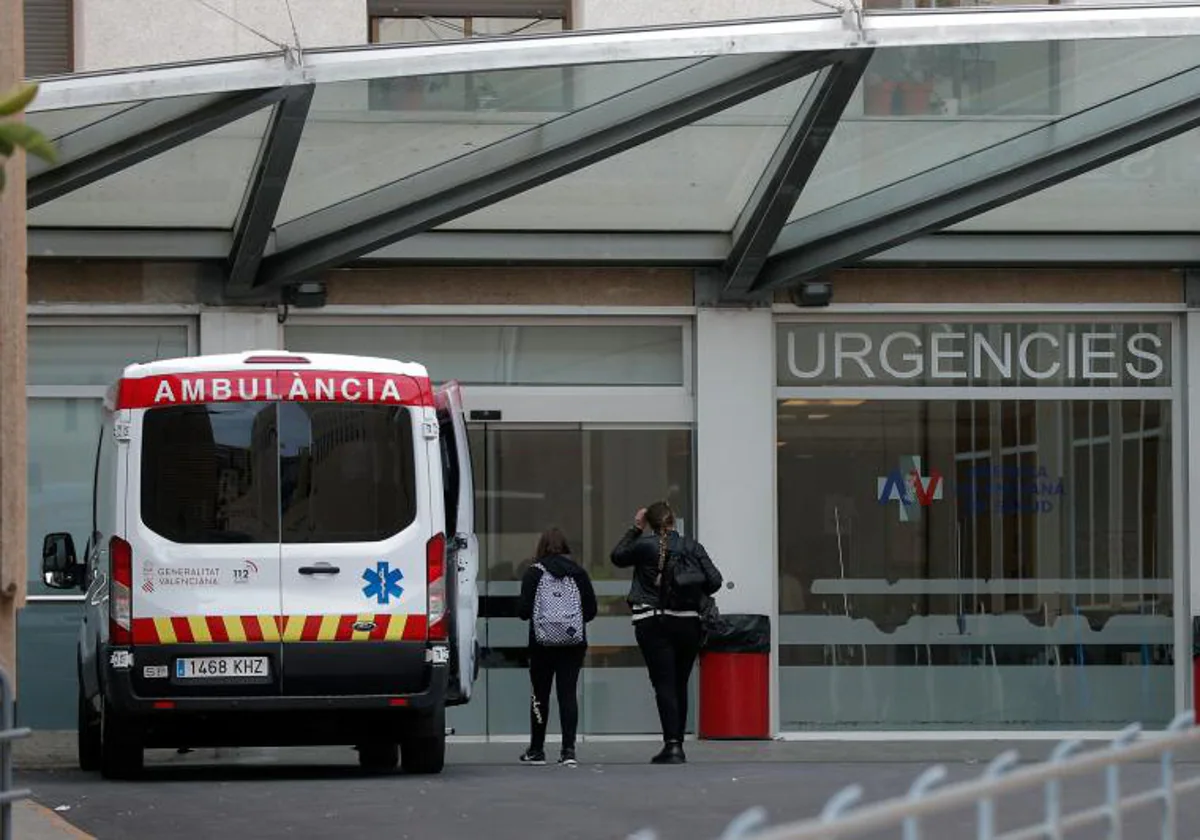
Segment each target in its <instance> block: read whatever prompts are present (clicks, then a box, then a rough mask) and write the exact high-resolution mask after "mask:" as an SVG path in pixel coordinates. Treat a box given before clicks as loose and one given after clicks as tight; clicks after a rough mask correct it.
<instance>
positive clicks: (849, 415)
mask: <svg viewBox="0 0 1200 840" xmlns="http://www.w3.org/2000/svg"><path fill="white" fill-rule="evenodd" d="M1170 334H1171V330H1170V324H1169V323H1166V322H1163V323H1156V324H1141V323H1136V324H1135V323H1106V324H1095V323H1086V324H1085V323H1069V324H1068V323H1061V324H1045V323H988V324H979V323H975V324H936V325H935V324H900V323H896V324H892V323H889V324H880V323H874V324H869V325H864V324H832V325H828V326H822V327H817V326H815V325H813V324H782V325H780V327H779V330H778V347H779V354H780V357H781V359H783V360H784V361H785V364H783V365H781V367H780V373H779V385H780V390H779V399H778V401H777V421H778V425H777V428H778V439H777V453H778V455H777V457H778V509H779V523H780V525H779V574H780V590H779V592H780V596H779V609H780V631H779V633H780V640H779V641H780V647H779V657H780V666H781V670H780V680H779V691H780V723H781V727H782V728H783V729H784V730H802V729H810V728H814V729H823V728H864V729H880V728H934V729H941V728H953V727H975V728H1004V727H1023V728H1049V729H1070V728H1096V727H1108V726H1114V725H1118V724H1124V723H1126V722H1128V721H1131V720H1141V721H1146V722H1150V723H1164V722H1166V721H1167V720H1168V719H1170V717H1171V716H1172V715H1173V713H1174V703H1175V699H1174V653H1173V651H1174V639H1175V615H1176V605H1175V603H1174V600H1173V592H1174V584H1173V581H1174V566H1175V557H1176V548H1175V544H1174V543H1175V541H1174V537H1173V521H1172V511H1173V489H1172V481H1173V472H1174V470H1175V469H1176V466H1175V465H1176V460H1175V458H1174V457H1173V454H1172V452H1173V450H1172V439H1173V436H1174V435H1175V432H1174V431H1173V429H1172V419H1171V418H1172V397H1173V391H1172V389H1170V388H1166V387H1162V386H1163V384H1164V383H1166V382H1168V381H1169V376H1170V365H1169V359H1170ZM1030 336H1037V338H1036V339H1034V340H1033V341H1030V340H1029V337H1030ZM1099 336H1104V338H1103V339H1101V338H1099ZM824 344H828V346H829V348H830V349H829V350H828V354H827V357H826V362H827V363H828V364H826V365H820V364H818V361H820V360H819V358H818V356H819V355H820V350H819V348H820V347H821V346H823V345H824ZM1034 344H1039V345H1041V346H1040V347H1039V348H1038V350H1037V352H1034V351H1033V346H1034ZM868 345H869V346H868ZM1006 347H1007V348H1008V351H1007V353H1006V351H1005V348H1006ZM1085 347H1086V348H1087V349H1086V351H1085V350H1082V349H1080V348H1085ZM839 348H840V351H841V352H839ZM1022 348H1024V349H1025V350H1028V351H1030V352H1029V353H1028V354H1025V353H1024V351H1023V350H1022ZM1072 348H1075V349H1072ZM1131 348H1134V349H1135V350H1136V351H1137V352H1130V350H1131ZM993 351H994V352H993ZM1142 351H1145V355H1144V356H1142V355H1139V353H1141V352H1142ZM1054 353H1057V354H1058V355H1053V354H1054ZM1096 353H1102V354H1103V358H1100V357H1099V356H1096V355H1095V354H1096ZM1006 369H1008V373H1009V374H1010V376H1011V377H1015V378H1016V380H1017V381H1016V382H1013V383H1009V382H1008V381H1006V379H1005V371H1006ZM1051 369H1053V370H1054V373H1053V374H1050V373H1049V372H1050V371H1051ZM868 372H870V373H871V374H872V376H870V377H868V375H867V373H868ZM1031 372H1032V373H1034V374H1036V375H1038V376H1042V375H1043V374H1045V377H1044V379H1035V378H1032V377H1030V373H1031ZM797 373H801V374H803V375H804V376H807V377H808V379H809V381H812V382H819V383H821V385H820V386H819V387H815V388H813V387H810V388H803V387H796V386H795V384H794V383H795V382H796V381H798V379H799V378H798V377H797V375H796V374H797ZM950 373H955V374H956V375H955V376H953V377H949V379H948V380H947V379H945V378H937V379H932V378H930V377H931V376H942V377H945V376H946V375H947V374H950ZM1101 375H1102V376H1103V379H1101V380H1097V381H1092V379H1091V377H1096V376H1101ZM1027 380H1028V381H1027ZM1050 380H1054V384H1056V385H1057V386H1059V388H1058V389H1056V390H1055V391H1054V392H1053V393H1052V394H1049V393H1047V392H1046V389H1045V388H1036V387H1028V386H1030V385H1041V384H1043V382H1044V381H1050ZM951 382H957V387H956V388H950V389H948V388H946V387H945V385H946V384H950V383H951ZM1098 382H1105V383H1107V386H1108V387H1107V389H1106V390H1105V391H1104V393H1103V395H1102V396H1101V395H1100V393H1099V392H1097V390H1096V389H1097V387H1098ZM847 383H852V384H850V385H849V387H846V386H847ZM1014 384H1015V385H1017V387H1016V388H1012V387H1009V388H1004V389H1000V388H996V387H995V386H997V385H1010V386H1011V385H1014ZM839 385H841V386H843V387H841V388H839V390H838V392H837V397H836V398H832V397H830V396H828V393H825V394H824V395H823V394H822V391H823V390H824V389H827V388H830V387H837V386H839ZM934 387H936V388H937V391H931V390H930V389H931V388H934ZM954 391H958V392H959V393H957V394H955V393H954ZM923 392H924V393H923Z"/></svg>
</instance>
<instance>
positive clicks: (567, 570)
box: [517, 554, 596, 645]
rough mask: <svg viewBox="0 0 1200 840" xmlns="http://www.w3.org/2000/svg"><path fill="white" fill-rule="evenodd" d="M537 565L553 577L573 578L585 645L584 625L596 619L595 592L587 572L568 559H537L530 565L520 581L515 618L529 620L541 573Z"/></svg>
mask: <svg viewBox="0 0 1200 840" xmlns="http://www.w3.org/2000/svg"><path fill="white" fill-rule="evenodd" d="M538 563H540V564H541V565H542V566H544V567H545V568H546V572H548V573H549V574H552V575H554V576H555V577H557V578H562V577H568V576H570V577H572V578H574V579H575V585H576V586H577V587H579V602H580V606H581V607H583V621H584V629H583V644H587V622H589V621H591V620H592V619H594V618H595V617H596V590H595V589H594V588H593V587H592V579H591V578H590V577H588V573H587V571H585V570H584V568H583V567H582V566H580V565H579V564H578V563H576V562H575V561H574V560H572V559H571V558H570V557H564V556H562V555H561V554H554V555H551V556H549V557H541V558H539V559H537V560H535V561H534V562H533V563H531V564H530V566H529V568H528V569H526V570H525V575H524V577H522V578H521V600H520V601H519V602H518V603H517V618H519V619H521V620H522V621H529V620H530V619H532V618H533V598H534V596H535V595H536V594H537V588H538V581H540V580H541V579H542V575H543V574H544V573H543V572H542V570H541V569H539V568H538V567H537V565H536V564H538ZM529 644H530V645H534V644H536V642H535V641H534V638H533V625H532V624H530V625H529Z"/></svg>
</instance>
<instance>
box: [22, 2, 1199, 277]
mask: <svg viewBox="0 0 1200 840" xmlns="http://www.w3.org/2000/svg"><path fill="white" fill-rule="evenodd" d="M1135 11H1136V14H1134V13H1133V12H1131V10H1129V9H1124V8H1119V7H1107V8H1105V7H1086V6H1071V7H1061V6H1046V7H1043V6H1035V7H1029V8H1010V9H1004V8H989V9H986V10H980V9H951V10H920V11H896V10H871V9H868V11H867V12H865V13H864V14H863V16H862V18H861V20H859V19H858V18H856V17H855V16H854V15H853V14H850V15H845V16H843V15H840V14H829V15H818V16H808V17H798V18H792V19H784V20H770V21H744V22H733V23H723V24H709V25H697V26H689V27H677V28H671V27H660V28H653V29H644V30H621V31H607V32H573V33H563V34H553V35H533V36H529V35H522V36H519V37H507V38H494V39H482V40H472V41H454V42H443V43H433V44H409V45H384V46H374V47H364V48H356V49H349V50H319V51H315V52H311V53H305V54H304V55H303V56H297V55H294V54H289V55H279V56H274V55H269V56H253V57H249V58H245V59H230V60H225V61H221V62H211V63H200V64H189V65H171V66H164V67H155V68H143V69H136V70H131V71H123V72H119V73H111V74H96V75H80V76H72V77H62V78H53V79H48V80H45V81H44V82H43V84H42V89H41V92H40V95H39V98H38V100H37V101H36V102H35V103H34V105H33V107H32V108H31V109H30V113H29V114H28V120H29V122H30V123H32V124H33V125H35V126H37V127H38V128H40V129H41V130H42V131H43V132H45V133H46V134H47V135H48V136H50V137H52V138H53V139H54V140H55V142H56V144H58V146H59V150H60V161H59V163H58V164H57V165H55V166H52V167H48V166H45V165H41V164H38V163H36V162H31V165H30V167H29V190H28V193H29V205H30V212H29V225H30V241H31V253H32V254H35V255H37V254H39V253H54V254H62V255H68V256H75V257H83V256H88V255H89V253H91V252H94V253H96V254H103V255H105V256H112V255H113V251H114V246H113V244H112V243H113V241H116V240H115V239H113V237H115V236H117V235H119V234H120V233H121V232H122V231H126V232H128V231H137V232H138V234H139V236H140V237H141V238H140V239H139V240H138V242H140V243H143V244H142V246H138V247H149V246H145V243H146V242H147V241H149V240H148V239H147V237H151V236H153V237H161V240H160V241H159V242H158V244H157V245H155V246H154V247H153V249H151V250H154V253H156V254H160V255H161V254H163V253H170V254H174V255H177V256H179V257H180V258H192V259H214V260H215V259H220V260H221V261H222V262H223V263H224V264H225V265H228V266H232V268H230V269H229V287H228V288H229V293H230V295H231V296H232V297H237V296H243V297H253V296H255V295H258V296H269V295H278V294H279V290H280V289H281V288H283V287H286V286H288V285H292V284H295V283H299V282H303V281H304V280H306V279H312V278H315V277H319V275H320V273H321V272H323V271H325V270H328V269H330V268H335V267H338V266H344V265H349V264H353V263H356V262H359V261H363V260H367V261H370V260H381V259H399V260H403V259H407V258H412V259H416V258H418V257H419V258H420V259H422V260H424V261H430V260H432V261H436V260H438V259H446V260H451V259H454V260H461V259H464V258H466V259H472V260H476V261H479V262H487V261H488V260H489V259H511V258H513V256H514V254H520V253H521V252H522V251H521V249H522V248H526V249H529V248H532V250H528V251H527V253H528V254H529V257H528V258H529V259H531V260H534V261H536V260H538V259H553V260H554V261H556V262H571V261H573V260H574V261H580V262H587V261H594V260H595V259H596V258H597V256H598V255H599V256H600V257H601V258H605V259H611V260H618V261H621V260H624V261H658V262H685V263H686V262H693V263H708V264H712V265H714V266H719V267H721V268H722V269H723V271H724V272H725V276H726V278H727V281H728V282H727V286H726V289H725V294H726V295H727V296H729V297H733V298H738V297H745V296H747V295H749V296H753V295H756V294H762V293H765V292H768V291H769V290H770V289H772V288H774V287H777V286H780V285H784V284H787V283H791V282H795V281H797V280H801V279H804V278H806V277H810V276H815V275H820V274H822V273H824V272H827V271H829V270H831V269H833V268H837V267H840V266H845V265H854V264H858V263H861V262H863V261H866V260H872V259H887V256H888V254H889V253H891V252H892V250H893V249H895V248H897V247H898V246H902V245H904V244H905V243H911V242H913V241H914V240H918V239H921V238H925V239H928V238H929V237H935V235H936V234H938V233H940V232H949V233H987V234H995V235H1005V234H1008V235H1018V234H1028V233H1039V234H1056V233H1058V234H1067V233H1069V234H1073V235H1087V234H1096V235H1111V234H1113V233H1125V234H1145V233H1194V232H1196V231H1197V229H1200V197H1198V196H1200V189H1198V188H1200V128H1198V127H1200V8H1197V7H1195V6H1184V5H1175V4H1168V5H1139V6H1138V7H1137V9H1136V10H1135ZM198 233H204V234H205V235H206V238H205V239H204V240H203V242H204V245H203V247H201V246H200V245H199V244H198V243H199V242H200V240H198V239H195V238H194V237H192V236H190V235H194V234H198ZM213 234H217V235H221V236H226V237H227V239H226V240H225V245H224V246H221V245H220V244H219V243H220V242H221V241H222V240H220V239H214V238H213ZM477 235H478V236H484V237H485V238H482V239H481V238H475V239H473V238H472V237H473V236H477ZM701 235H702V236H705V237H708V238H707V239H705V240H703V244H699V245H695V247H694V250H691V251H689V248H692V247H693V246H692V245H689V244H686V243H685V240H681V239H680V237H681V236H701ZM623 236H625V237H628V236H637V237H639V239H637V240H636V241H637V243H638V244H637V246H636V248H635V249H634V250H631V251H629V252H625V250H624V248H625V245H624V244H623V243H630V242H633V241H634V240H632V239H622V238H621V237H623ZM106 237H107V239H106ZM596 237H604V239H603V240H596ZM589 238H590V239H589ZM935 238H936V237H935ZM597 241H603V242H604V243H605V244H603V245H601V246H597V244H596V242H597ZM691 241H692V240H687V241H686V242H691ZM699 241H700V240H696V242H699ZM39 242H47V243H49V242H53V243H54V244H53V247H51V246H49V245H47V246H45V247H39V245H38V243H39ZM484 243H488V244H484ZM526 243H534V245H532V246H530V245H527V244H526ZM130 247H131V248H133V250H132V251H131V252H130V254H129V256H131V257H136V256H140V254H139V253H137V249H136V248H135V247H134V246H132V245H131V246H130ZM631 247H632V246H631ZM473 249H474V250H473ZM539 249H540V250H539ZM656 249H658V250H656ZM689 255H690V256H689Z"/></svg>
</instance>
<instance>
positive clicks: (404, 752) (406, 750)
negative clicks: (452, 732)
mask: <svg viewBox="0 0 1200 840" xmlns="http://www.w3.org/2000/svg"><path fill="white" fill-rule="evenodd" d="M422 724H423V725H422V726H421V727H420V734H416V733H414V734H411V735H406V736H405V737H404V740H403V741H401V742H400V766H401V767H402V768H404V772H405V773H413V774H417V775H433V774H435V773H441V772H442V768H443V767H445V765H446V710H445V709H444V708H439V709H438V710H437V711H436V712H434V713H433V714H432V715H430V719H429V720H427V721H422Z"/></svg>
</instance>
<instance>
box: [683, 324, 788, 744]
mask: <svg viewBox="0 0 1200 840" xmlns="http://www.w3.org/2000/svg"><path fill="white" fill-rule="evenodd" d="M775 449H776V447H775V328H774V321H773V318H772V313H771V310H770V309H754V310H737V309H701V310H700V311H699V312H698V313H697V314H696V502H697V504H696V509H697V510H696V513H697V523H696V527H697V534H696V536H697V538H698V539H699V540H700V541H701V542H702V543H703V544H704V546H705V548H707V549H708V552H709V554H710V555H711V556H712V558H713V559H714V560H715V561H716V562H717V564H718V566H719V567H720V569H721V573H722V574H723V575H724V577H725V586H726V588H725V589H723V590H722V591H721V592H720V593H719V594H718V595H717V596H716V597H717V606H718V607H719V608H720V609H721V611H722V612H724V613H757V614H761V615H768V616H770V617H771V634H772V648H771V649H772V652H771V674H772V678H771V679H772V682H774V681H775V679H776V677H777V675H778V673H779V672H778V669H777V667H776V665H777V664H778V656H777V650H778V645H777V644H775V640H776V639H777V638H778V632H779V630H778V627H779V597H778V589H779V571H778V568H777V565H776V560H775V551H776V541H777V529H776V517H775V459H776V456H775ZM778 712H779V709H778V696H777V692H776V691H775V689H774V687H772V689H771V731H772V732H776V731H778V729H779V725H778V724H779V717H778Z"/></svg>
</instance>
